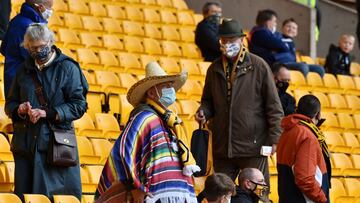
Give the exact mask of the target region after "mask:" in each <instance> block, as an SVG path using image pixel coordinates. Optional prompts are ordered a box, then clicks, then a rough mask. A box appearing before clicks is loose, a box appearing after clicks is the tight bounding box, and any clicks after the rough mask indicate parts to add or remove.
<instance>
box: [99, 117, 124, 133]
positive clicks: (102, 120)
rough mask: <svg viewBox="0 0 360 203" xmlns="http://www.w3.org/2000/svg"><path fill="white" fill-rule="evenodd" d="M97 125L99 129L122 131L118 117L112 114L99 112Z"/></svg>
mask: <svg viewBox="0 0 360 203" xmlns="http://www.w3.org/2000/svg"><path fill="white" fill-rule="evenodd" d="M95 125H96V126H97V128H98V129H102V130H104V131H105V130H111V131H113V130H114V131H120V127H119V124H118V122H117V120H116V118H115V117H114V116H113V115H111V114H106V113H97V114H95Z"/></svg>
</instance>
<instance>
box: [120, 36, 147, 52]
mask: <svg viewBox="0 0 360 203" xmlns="http://www.w3.org/2000/svg"><path fill="white" fill-rule="evenodd" d="M124 45H125V50H126V51H128V52H135V53H144V47H143V45H142V42H141V38H138V37H132V36H124Z"/></svg>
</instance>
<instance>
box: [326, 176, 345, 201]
mask: <svg viewBox="0 0 360 203" xmlns="http://www.w3.org/2000/svg"><path fill="white" fill-rule="evenodd" d="M346 195H347V194H346V190H345V188H344V185H343V184H342V182H341V181H340V180H339V179H337V178H332V179H331V189H330V199H331V201H333V202H336V199H337V198H338V197H341V196H346Z"/></svg>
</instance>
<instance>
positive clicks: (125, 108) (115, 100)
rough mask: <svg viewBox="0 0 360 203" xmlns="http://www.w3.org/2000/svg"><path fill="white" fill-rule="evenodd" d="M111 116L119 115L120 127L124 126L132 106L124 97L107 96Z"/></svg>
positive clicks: (116, 95)
mask: <svg viewBox="0 0 360 203" xmlns="http://www.w3.org/2000/svg"><path fill="white" fill-rule="evenodd" d="M109 105H110V113H111V114H115V113H117V114H120V125H121V126H125V124H126V122H127V120H128V118H129V115H130V112H131V111H132V109H133V106H132V105H131V104H130V103H129V102H128V100H127V99H126V95H118V94H114V95H109Z"/></svg>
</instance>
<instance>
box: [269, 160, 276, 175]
mask: <svg viewBox="0 0 360 203" xmlns="http://www.w3.org/2000/svg"><path fill="white" fill-rule="evenodd" d="M268 164H269V173H270V175H276V174H277V168H276V164H274V163H273V161H272V159H271V157H270V156H268Z"/></svg>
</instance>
